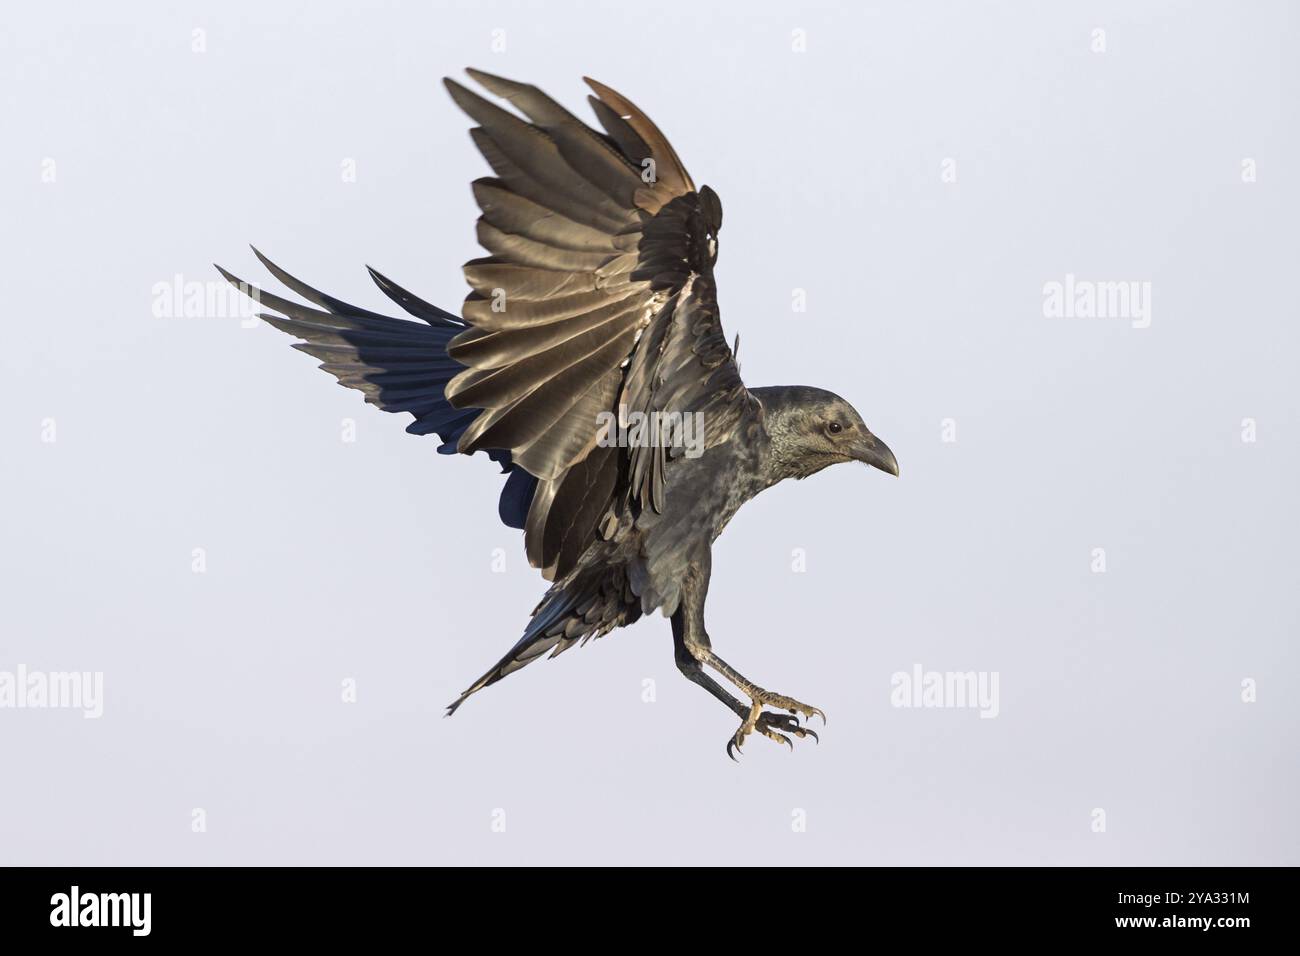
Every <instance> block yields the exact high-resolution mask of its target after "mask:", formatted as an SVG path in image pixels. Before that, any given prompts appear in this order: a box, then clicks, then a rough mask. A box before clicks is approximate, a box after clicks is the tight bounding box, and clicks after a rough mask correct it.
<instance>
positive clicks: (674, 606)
mask: <svg viewBox="0 0 1300 956" xmlns="http://www.w3.org/2000/svg"><path fill="white" fill-rule="evenodd" d="M469 72H470V75H471V76H472V77H473V78H474V79H475V80H477V81H478V82H479V83H480V84H481V85H482V86H483V87H484V88H485V89H486V90H487V91H488V92H489V93H491V94H495V95H496V96H498V97H501V98H503V99H504V100H506V101H507V102H508V103H509V104H510V105H511V106H513V107H514V108H515V109H517V110H518V111H519V113H521V114H522V116H520V115H517V114H516V113H514V112H511V111H510V110H509V109H506V108H504V107H502V106H498V105H497V104H495V103H492V102H491V101H490V100H488V99H486V98H484V97H482V96H480V95H478V94H477V93H474V92H472V91H470V90H469V89H467V88H466V87H464V86H461V85H460V84H458V83H455V82H454V81H451V80H447V81H446V82H447V89H448V91H449V92H450V93H451V96H452V98H453V99H454V100H455V102H456V103H457V105H459V106H460V107H461V108H462V109H463V110H464V111H465V112H466V113H467V114H468V115H469V116H470V117H471V118H472V119H473V120H474V121H475V123H477V124H478V125H477V126H476V127H475V128H474V129H473V130H471V135H472V138H473V141H474V143H475V145H476V146H478V148H479V150H480V152H482V154H483V156H484V158H485V159H486V160H487V161H488V164H489V165H490V166H491V167H492V170H493V172H494V173H495V176H494V177H490V178H485V179H480V180H478V181H476V182H475V183H474V184H473V191H474V196H475V198H476V200H477V201H478V205H479V208H480V210H481V213H482V215H481V217H480V219H479V221H478V227H477V235H478V239H479V242H480V244H481V245H482V246H483V247H484V248H485V249H486V250H487V252H488V253H489V255H488V256H486V257H484V258H479V259H475V260H472V261H470V262H469V263H467V264H466V266H465V269H464V272H465V278H466V280H467V282H468V283H469V285H470V288H471V290H472V291H471V292H470V294H469V296H468V297H467V298H466V300H465V303H464V305H463V307H462V314H461V316H455V315H452V314H450V313H448V312H445V311H443V310H441V309H438V308H437V307H435V306H433V305H430V304H429V303H427V302H424V301H423V300H421V299H419V298H418V297H416V296H415V295H413V294H411V293H410V292H407V291H406V290H405V289H403V288H401V287H400V286H398V285H396V284H395V283H393V282H392V281H391V280H389V279H386V278H385V277H383V276H381V275H380V274H379V273H377V272H374V270H371V275H372V277H373V278H374V280H375V282H376V284H377V285H379V287H380V289H381V290H382V291H383V292H384V293H385V294H386V295H387V296H388V297H389V298H391V299H392V300H393V301H394V302H396V303H397V304H398V305H399V306H400V307H401V308H402V309H403V310H405V311H406V312H407V313H409V314H410V315H412V316H413V317H414V318H415V319H416V320H418V321H412V320H407V319H394V318H389V317H386V316H384V315H381V314H378V313H374V312H370V311H368V310H365V309H361V308H358V307H356V306H352V305H349V304H348V303H345V302H342V301H340V300H338V299H335V298H333V297H331V296H328V295H325V294H324V293H321V292H318V291H317V290H315V289H313V288H312V287H310V286H308V285H306V284H305V283H302V282H300V281H299V280H297V279H295V278H294V277H293V276H291V275H289V274H288V273H286V272H284V271H283V270H282V269H280V268H279V267H278V266H276V265H275V264H273V263H272V262H270V261H269V260H268V259H266V258H265V257H263V256H262V255H261V253H257V255H258V258H259V259H261V261H262V263H263V264H264V265H265V266H266V267H267V268H268V269H269V270H270V271H271V273H272V274H273V275H274V276H275V277H276V278H278V279H279V280H280V281H281V282H283V283H284V284H285V285H286V286H288V287H289V288H290V289H292V290H293V291H294V292H296V293H297V294H298V295H300V296H302V297H303V298H304V299H306V300H307V301H308V302H310V303H312V304H313V305H314V306H315V308H312V307H308V306H303V305H299V304H297V303H295V302H292V301H290V300H287V299H283V298H280V297H278V296H274V295H271V294H268V293H265V292H260V291H257V290H253V294H255V295H257V297H258V298H259V301H260V302H261V303H262V305H264V306H266V307H268V308H269V309H270V310H272V312H270V313H267V314H264V315H263V318H264V319H266V321H267V322H268V323H270V324H271V325H273V326H274V327H276V328H278V329H280V330H281V331H284V332H287V333H289V334H290V335H293V336H295V337H296V338H298V339H300V340H301V341H300V342H299V343H298V344H297V346H296V347H297V348H299V349H301V350H302V351H305V352H307V353H308V354H310V355H313V356H315V357H316V358H318V359H319V360H320V361H321V367H322V368H324V369H325V370H326V371H328V372H330V373H331V374H332V375H334V376H335V377H336V378H337V379H338V381H339V382H340V384H343V385H346V386H348V387H350V388H355V389H358V390H360V391H361V392H362V393H363V394H364V395H365V398H366V401H368V402H370V403H372V404H374V405H377V406H378V407H380V408H382V409H384V410H386V411H392V412H408V413H410V414H411V415H412V416H413V418H414V420H413V421H412V422H411V424H409V425H408V426H407V430H408V431H411V432H413V433H415V434H437V435H438V436H439V438H440V439H441V441H442V444H441V445H440V447H439V449H438V450H439V451H440V452H443V453H456V452H459V453H462V454H474V453H475V452H478V451H483V452H485V453H487V454H488V455H489V456H490V457H491V458H492V459H493V460H494V461H496V462H498V463H499V464H500V465H501V467H502V469H503V471H504V472H506V474H507V476H508V477H507V479H506V482H505V487H504V488H503V489H502V494H501V500H500V515H501V518H502V520H503V521H504V522H505V523H506V524H508V525H510V526H511V527H516V528H522V529H523V530H524V549H525V552H526V554H527V556H528V559H529V561H530V563H531V564H532V565H533V566H534V567H537V568H538V569H539V570H541V572H542V574H543V576H544V577H545V578H547V579H548V580H550V581H551V582H552V584H551V587H550V589H549V590H548V591H547V592H546V594H545V596H544V597H543V598H542V600H541V602H540V603H539V604H538V606H537V607H536V608H535V609H534V611H533V616H532V619H531V621H530V622H529V624H528V626H527V628H526V629H525V631H524V633H523V636H522V637H520V639H519V640H518V641H517V642H516V643H515V645H514V647H512V648H511V649H510V651H509V652H507V653H506V654H505V655H504V656H503V657H502V658H501V659H500V660H499V661H498V662H497V663H496V664H495V665H494V666H493V667H492V668H491V669H489V670H488V671H487V672H486V673H485V674H483V676H482V677H480V678H479V680H477V681H476V682H475V683H474V684H473V685H472V686H470V687H469V688H468V689H467V690H466V691H465V692H464V693H463V694H462V695H461V697H460V698H459V699H458V700H456V701H455V702H453V703H452V704H451V705H450V707H449V713H452V712H454V711H455V710H456V709H457V708H458V707H459V706H460V705H461V704H462V703H464V701H465V700H466V699H467V698H468V697H469V696H470V695H471V694H473V693H475V692H476V691H478V690H480V689H482V688H484V687H487V686H489V685H490V684H493V683H495V682H496V681H498V680H500V679H501V678H502V677H505V676H506V675H507V674H510V673H512V672H513V671H515V670H518V669H519V668H521V667H523V666H524V665H526V664H528V663H530V662H531V661H533V660H536V659H537V658H538V657H540V656H541V655H543V654H546V653H550V654H551V655H552V656H554V655H556V654H559V653H561V652H563V651H564V650H567V649H568V648H569V647H571V646H573V645H574V644H575V643H579V642H585V641H586V640H589V639H591V638H593V637H599V636H601V635H603V634H606V633H608V632H609V631H611V630H613V629H614V628H617V627H621V626H623V625H625V624H629V623H631V622H633V621H635V620H637V619H638V618H639V617H640V616H641V615H643V614H649V613H651V612H653V611H656V610H659V611H662V613H663V614H664V615H666V616H668V617H670V618H671V619H672V624H673V635H674V642H675V647H676V659H677V663H678V666H679V667H680V668H681V669H682V671H683V673H685V674H686V676H687V677H689V678H690V679H691V680H693V681H695V682H696V683H699V684H701V685H702V686H704V687H705V688H706V689H707V690H709V692H710V693H712V694H714V696H716V697H718V698H719V699H720V700H722V701H723V702H724V703H726V704H727V706H728V707H729V708H731V709H732V710H733V711H735V713H736V714H737V715H738V716H740V717H741V718H742V725H741V729H740V730H739V731H737V732H736V734H735V735H733V737H732V739H731V741H730V743H729V745H728V752H731V751H732V749H733V747H738V746H739V745H740V744H741V743H743V741H744V739H745V737H746V736H747V735H748V734H749V733H751V732H753V731H755V730H757V731H758V732H760V733H763V734H764V735H766V736H768V737H770V738H772V739H774V740H780V741H782V742H785V743H790V740H789V737H787V736H786V734H793V735H795V736H799V737H804V736H815V735H813V734H812V732H811V731H810V730H808V729H807V728H806V727H805V726H803V725H801V724H800V723H799V721H798V719H797V717H789V716H786V715H785V714H780V713H775V712H773V711H769V710H764V708H765V707H770V708H774V709H775V710H776V711H789V712H790V713H791V714H795V715H798V714H802V715H803V716H805V717H808V716H812V715H813V714H819V713H820V711H818V710H817V709H816V708H811V707H808V706H807V705H804V704H801V703H800V702H798V701H796V700H793V699H792V698H787V697H783V696H781V695H777V694H773V693H770V692H768V691H765V690H763V689H762V688H760V687H758V686H757V685H754V684H752V683H751V682H749V681H747V680H746V679H745V678H743V677H742V676H741V675H739V673H738V672H736V671H735V670H734V669H733V668H731V667H730V666H729V665H727V664H726V663H725V662H724V661H722V660H721V659H720V658H718V657H717V656H716V654H714V653H713V651H712V647H711V644H710V641H709V638H708V635H707V633H706V631H705V629H704V611H703V608H704V596H705V594H706V593H707V589H708V575H709V570H710V566H711V554H710V549H711V545H712V542H713V541H714V539H715V538H716V537H717V536H718V534H720V533H721V531H722V530H723V528H724V527H725V526H726V524H727V522H728V521H730V519H731V518H732V516H733V515H734V514H735V513H736V510H737V509H738V508H739V507H740V506H741V505H742V504H743V503H744V502H745V501H747V500H749V499H750V498H751V497H753V496H754V495H756V494H758V493H759V492H760V491H762V490H763V489H764V488H767V487H770V486H771V485H773V484H775V483H776V482H778V481H781V480H783V479H785V478H791V477H793V478H804V477H807V476H808V475H810V474H813V473H815V472H817V471H819V470H821V469H822V468H825V467H827V466H828V465H831V464H834V463H836V462H842V461H850V460H859V461H863V462H866V463H868V464H871V465H874V466H876V467H878V468H881V469H883V470H885V471H888V472H891V473H893V474H897V470H898V469H897V463H896V462H895V461H894V458H893V455H892V453H891V452H890V451H889V449H888V448H887V447H885V445H884V444H883V443H882V442H880V441H879V440H878V439H876V438H875V436H873V435H872V434H871V432H870V431H869V430H868V429H867V427H866V425H865V423H863V421H862V418H861V416H859V415H858V413H857V412H856V411H855V410H854V409H853V408H852V406H850V405H849V404H848V403H847V402H845V401H844V400H843V399H841V398H839V397H838V396H836V395H833V394H831V393H829V392H825V391H822V390H818V389H812V388H806V387H785V388H763V389H752V390H751V389H747V388H746V387H745V385H744V383H743V382H742V381H741V378H740V373H739V368H738V366H737V364H736V361H735V355H734V353H733V350H732V349H731V348H729V347H728V345H727V341H726V337H725V335H724V334H723V330H722V326H721V322H720V320H719V314H718V305H717V295H716V288H715V284H714V276H713V267H714V264H715V262H716V259H717V250H718V234H719V232H720V230H721V226H722V206H721V203H720V201H719V200H718V197H717V195H716V193H714V192H713V191H712V190H711V189H709V188H708V187H707V186H705V187H702V188H700V189H698V190H697V189H696V187H695V185H694V183H693V182H692V180H691V178H690V175H689V174H688V173H687V172H686V169H685V167H684V166H683V165H682V163H681V160H680V159H679V158H678V156H677V154H676V152H675V151H674V150H673V148H672V146H671V145H670V144H669V143H668V140H667V139H666V138H665V137H664V136H663V134H662V133H661V132H660V131H659V130H658V128H657V127H656V126H655V125H654V124H653V123H651V122H650V120H649V119H648V118H647V117H646V116H645V114H644V113H642V112H641V111H640V110H639V109H638V108H637V107H636V106H635V105H633V104H632V103H631V102H630V101H628V100H627V99H625V98H624V97H622V96H621V95H619V94H618V93H615V92H614V91H613V90H610V89H609V88H608V87H605V86H603V85H602V84H600V83H596V82H595V81H592V80H588V81H587V83H588V85H589V86H590V87H591V88H592V90H593V92H594V93H595V96H594V97H591V98H590V99H589V102H590V103H591V105H592V107H593V109H594V111H595V113H596V117H597V119H598V121H599V122H600V124H601V126H602V128H603V132H602V131H597V130H594V129H592V128H591V127H588V126H587V125H586V124H584V123H582V122H581V121H579V120H578V119H577V118H576V117H575V116H573V115H572V114H571V113H569V112H568V111H567V110H565V109H564V108H563V107H561V106H560V105H559V104H558V103H556V102H555V101H554V100H552V99H551V98H550V97H548V96H546V94H544V93H542V92H541V91H540V90H539V89H537V88H536V87H534V86H529V85H525V84H520V83H515V82H513V81H510V80H505V79H502V78H500V77H495V76H492V75H490V74H486V73H482V72H479V71H475V70H471V71H469ZM255 251H256V250H255ZM222 274H223V275H225V276H226V277H227V278H228V279H229V280H230V281H232V282H235V283H239V284H241V287H244V288H248V289H251V287H247V286H243V284H242V283H240V280H238V279H236V278H235V277H234V276H233V275H231V274H230V273H228V272H226V271H225V270H222ZM682 416H686V417H687V418H686V420H689V421H692V422H694V421H699V422H702V423H703V434H702V435H701V436H699V438H700V441H699V443H698V444H697V445H694V446H691V445H689V444H684V443H682V442H681V441H680V440H677V441H674V440H672V439H674V438H678V439H679V438H680V433H679V432H678V433H670V430H669V429H670V426H669V425H665V424H662V423H663V422H669V423H672V422H678V423H680V422H681V421H683V418H682ZM610 417H617V418H618V419H619V420H626V419H627V418H629V417H630V418H634V419H638V420H643V421H645V422H649V423H651V425H650V427H649V429H648V430H646V429H643V430H642V431H641V432H640V436H641V439H642V440H640V441H634V442H631V443H625V444H626V447H624V445H620V444H618V443H610V442H607V441H604V440H603V438H604V437H608V435H609V431H608V430H607V428H608V422H609V419H610ZM602 423H603V424H602ZM705 667H709V668H711V669H713V670H715V671H717V672H718V673H719V674H721V675H722V676H723V677H725V678H726V679H727V680H729V681H731V682H732V683H734V684H736V686H737V687H738V688H739V689H740V690H741V691H742V692H743V693H744V694H746V695H747V696H748V697H749V698H750V701H751V703H750V704H749V705H748V706H746V705H744V704H742V703H741V702H740V701H739V700H737V699H736V698H734V697H732V696H731V695H730V694H729V693H728V692H727V691H726V690H724V689H723V688H722V687H721V686H720V685H719V684H718V683H717V682H716V681H714V679H713V678H712V677H710V676H708V675H707V674H706V673H705V672H704V668H705Z"/></svg>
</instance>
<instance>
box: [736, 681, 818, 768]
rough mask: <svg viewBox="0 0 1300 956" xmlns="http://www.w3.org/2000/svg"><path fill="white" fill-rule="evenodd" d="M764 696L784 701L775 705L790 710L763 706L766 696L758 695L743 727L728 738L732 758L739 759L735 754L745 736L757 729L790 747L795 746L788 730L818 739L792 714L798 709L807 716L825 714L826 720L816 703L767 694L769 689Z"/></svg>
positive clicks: (803, 736)
mask: <svg viewBox="0 0 1300 956" xmlns="http://www.w3.org/2000/svg"><path fill="white" fill-rule="evenodd" d="M763 696H764V698H766V697H768V696H771V697H772V698H773V699H774V700H775V701H779V702H781V703H778V704H774V705H773V706H781V707H782V708H783V709H784V710H788V711H790V713H789V714H776V713H773V712H772V711H770V710H763V703H764V700H760V699H758V698H756V699H755V700H754V702H753V703H752V704H751V705H750V708H749V715H748V716H747V717H746V718H745V719H744V721H743V722H742V723H741V725H740V729H739V730H737V731H736V732H735V734H734V735H732V738H731V739H730V740H729V741H727V756H728V757H730V758H731V759H732V760H735V759H736V754H737V753H739V752H740V751H741V748H742V747H743V746H744V744H745V738H746V737H748V736H749V735H750V734H752V733H753V732H754V731H758V732H759V733H760V734H762V735H763V736H764V737H766V738H767V739H768V740H774V741H776V742H777V743H779V744H785V745H786V746H787V747H789V748H790V749H791V750H794V741H792V740H791V739H790V738H789V737H787V736H786V734H793V735H794V736H796V737H798V738H800V739H801V740H802V739H803V738H805V737H811V738H812V739H813V740H814V741H817V740H818V737H817V733H816V731H814V730H812V729H811V728H808V727H805V726H803V725H802V724H800V723H799V718H798V717H795V716H793V714H794V713H795V712H796V711H798V712H801V713H803V714H804V715H805V716H807V717H811V716H812V715H813V714H819V715H820V716H821V718H822V723H825V722H826V715H825V714H823V713H822V712H821V711H820V710H818V709H817V708H816V707H809V706H808V705H807V704H801V703H799V702H798V701H797V700H792V699H791V698H789V697H780V696H778V695H767V694H766V692H764V695H763Z"/></svg>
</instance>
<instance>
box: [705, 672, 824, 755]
mask: <svg viewBox="0 0 1300 956" xmlns="http://www.w3.org/2000/svg"><path fill="white" fill-rule="evenodd" d="M697 652H698V654H699V657H698V660H699V661H700V663H702V664H707V665H708V666H709V667H712V668H713V669H714V670H716V671H717V672H718V673H719V674H721V675H722V676H723V677H725V678H726V679H727V680H729V681H731V682H732V683H733V684H735V685H736V686H737V687H739V688H740V690H741V691H742V692H743V693H744V695H745V696H746V697H748V698H749V699H750V700H751V701H752V702H753V703H752V705H751V707H750V712H749V716H748V718H747V719H746V720H745V721H744V722H743V723H741V725H740V729H739V730H737V731H736V735H735V736H734V737H733V738H732V739H731V742H730V743H728V744H727V753H728V755H730V754H731V749H732V747H733V746H734V747H735V748H736V749H739V748H740V747H741V746H743V744H744V743H745V738H746V737H748V736H749V734H750V733H751V732H752V731H754V730H757V731H758V732H759V733H761V734H762V735H763V736H764V737H767V738H768V739H769V740H775V741H776V742H777V743H780V744H785V745H786V746H788V747H790V748H791V749H793V747H794V743H793V742H792V741H791V740H790V738H789V737H787V736H785V734H787V733H788V734H794V735H795V736H796V737H800V738H803V737H811V738H812V739H813V740H816V739H817V734H816V732H815V731H812V730H810V729H808V728H807V727H804V726H802V725H801V724H800V723H799V720H798V718H797V717H795V716H792V715H794V714H803V716H804V717H805V718H807V719H811V718H812V717H813V716H817V717H820V718H821V719H822V723H823V724H824V723H826V714H825V713H823V712H822V710H821V708H819V707H813V706H812V705H811V704H805V703H803V702H802V701H799V700H795V699H794V698H793V697H786V696H785V695H784V694H774V693H772V692H771V691H770V690H764V689H763V688H762V687H759V686H758V685H757V684H755V683H754V682H753V681H751V680H749V679H748V678H747V677H745V675H743V674H741V673H740V671H738V670H736V669H735V668H734V667H732V666H731V665H730V664H728V663H727V662H726V661H724V660H723V659H722V658H721V657H719V656H718V655H717V654H715V653H713V649H712V648H710V647H703V648H699V649H698V651H697ZM764 707H773V708H776V709H777V710H785V711H789V714H776V713H772V712H771V711H766V710H763V708H764ZM782 731H784V733H782Z"/></svg>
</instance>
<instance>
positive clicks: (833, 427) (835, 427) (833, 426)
mask: <svg viewBox="0 0 1300 956" xmlns="http://www.w3.org/2000/svg"><path fill="white" fill-rule="evenodd" d="M843 429H844V426H843V425H841V424H840V423H839V422H831V423H830V424H829V425H827V426H826V430H827V431H828V432H830V433H831V434H832V435H838V434H839V433H840V432H841V431H843Z"/></svg>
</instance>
